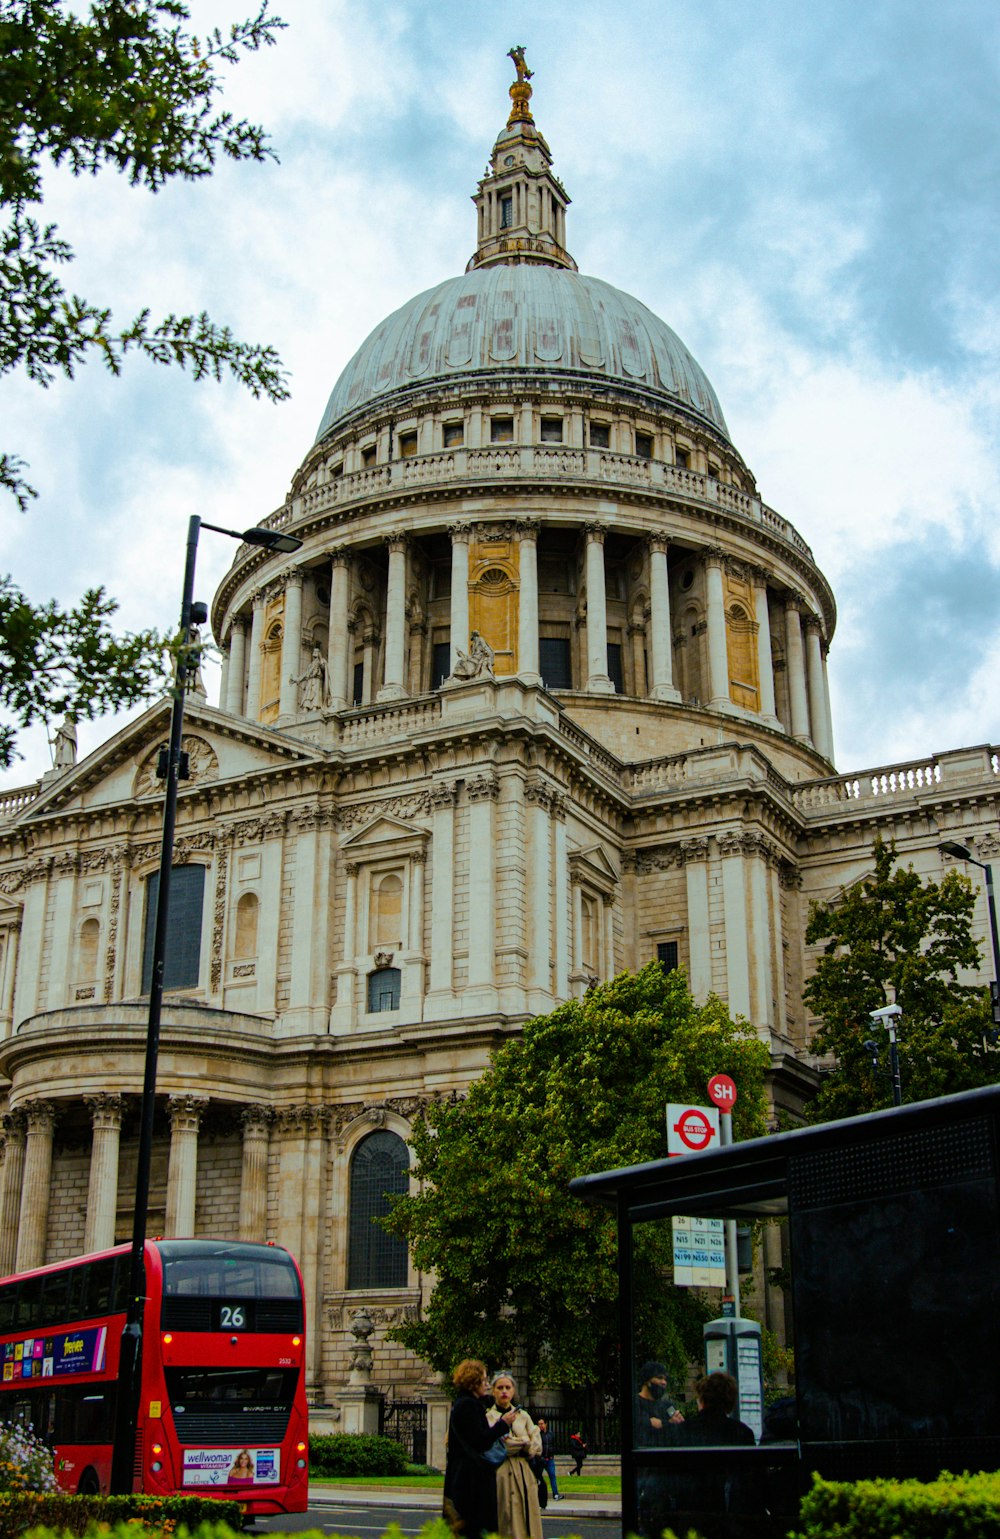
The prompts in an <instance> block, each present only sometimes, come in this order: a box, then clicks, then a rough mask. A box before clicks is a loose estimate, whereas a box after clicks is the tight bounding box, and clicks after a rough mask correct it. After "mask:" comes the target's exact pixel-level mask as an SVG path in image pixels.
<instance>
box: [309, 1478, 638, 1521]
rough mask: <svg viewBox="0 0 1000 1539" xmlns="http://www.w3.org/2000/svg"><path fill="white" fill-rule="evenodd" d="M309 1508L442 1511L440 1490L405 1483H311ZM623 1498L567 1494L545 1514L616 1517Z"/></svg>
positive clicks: (554, 1515) (558, 1516)
mask: <svg viewBox="0 0 1000 1539" xmlns="http://www.w3.org/2000/svg"><path fill="white" fill-rule="evenodd" d="M309 1505H310V1507H340V1506H345V1505H350V1506H354V1507H408V1508H411V1509H412V1508H420V1509H421V1510H426V1512H427V1515H428V1517H430V1516H431V1515H432V1514H434V1513H438V1512H440V1511H441V1492H440V1491H427V1490H420V1489H419V1488H415V1489H413V1490H408V1489H407V1488H406V1487H405V1486H385V1487H384V1488H379V1487H377V1486H335V1485H321V1486H320V1485H311V1486H310V1487H309ZM621 1510H622V1504H621V1498H620V1497H618V1496H611V1495H609V1494H603V1495H602V1494H599V1493H595V1494H594V1495H593V1496H567V1497H566V1498H565V1499H564V1500H563V1501H561V1502H554V1501H553V1500H552V1498H551V1496H550V1497H549V1505H548V1507H547V1508H546V1509H545V1512H544V1514H543V1516H544V1517H547V1518H617V1517H620V1516H621Z"/></svg>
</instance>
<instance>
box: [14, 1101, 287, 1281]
mask: <svg viewBox="0 0 1000 1539" xmlns="http://www.w3.org/2000/svg"><path fill="white" fill-rule="evenodd" d="M84 1104H85V1105H86V1107H87V1110H88V1111H89V1113H90V1119H91V1134H92V1138H91V1150H90V1171H89V1179H88V1187H87V1211H86V1218H85V1222H84V1235H83V1251H84V1252H90V1251H96V1250H106V1249H108V1248H110V1247H111V1246H113V1245H114V1244H115V1243H116V1234H115V1230H116V1220H117V1214H118V1204H119V1155H120V1146H121V1130H122V1119H123V1116H124V1113H125V1108H126V1097H125V1096H122V1095H119V1094H115V1093H106V1094H105V1093H101V1094H97V1095H93V1096H87V1097H85V1098H84ZM208 1105H209V1102H208V1100H207V1098H205V1097H202V1096H194V1095H171V1096H168V1097H167V1098H166V1107H167V1114H168V1117H169V1121H170V1151H169V1159H168V1170H167V1192H166V1222H165V1226H164V1233H165V1234H167V1235H178V1236H185V1235H193V1234H194V1233H195V1225H196V1194H197V1183H198V1137H199V1132H200V1129H201V1126H202V1121H203V1118H204V1115H205V1112H206V1110H207V1108H208ZM58 1113H59V1103H58V1102H56V1101H47V1100H45V1099H38V1100H32V1101H26V1102H24V1103H22V1104H21V1105H20V1106H18V1107H16V1108H15V1109H14V1110H13V1111H11V1112H8V1113H7V1114H6V1115H5V1116H4V1118H3V1130H4V1147H3V1166H2V1174H0V1276H3V1275H5V1274H7V1273H8V1272H14V1271H19V1272H20V1271H25V1270H27V1269H29V1268H31V1267H37V1266H42V1265H43V1264H44V1262H45V1260H46V1247H47V1240H48V1232H49V1224H50V1216H51V1199H52V1151H53V1142H54V1138H55V1131H56V1127H57V1122H58ZM271 1120H272V1113H271V1111H270V1109H269V1108H268V1107H265V1106H257V1105H248V1106H244V1107H242V1108H241V1110H240V1122H241V1127H242V1144H243V1160H242V1171H241V1179H240V1217H239V1231H240V1239H242V1240H258V1241H263V1240H265V1239H266V1238H267V1155H268V1141H269V1136H270V1124H271ZM124 1195H125V1196H126V1198H127V1197H129V1196H130V1194H129V1193H126V1194H124Z"/></svg>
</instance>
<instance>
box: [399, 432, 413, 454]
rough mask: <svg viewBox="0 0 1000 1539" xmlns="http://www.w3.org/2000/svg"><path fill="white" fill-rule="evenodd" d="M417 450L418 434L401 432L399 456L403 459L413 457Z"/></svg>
mask: <svg viewBox="0 0 1000 1539" xmlns="http://www.w3.org/2000/svg"><path fill="white" fill-rule="evenodd" d="M416 452H417V435H416V433H400V435H399V457H400V459H403V460H409V459H412V458H413V456H414V455H415V454H416Z"/></svg>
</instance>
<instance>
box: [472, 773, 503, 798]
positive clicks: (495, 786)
mask: <svg viewBox="0 0 1000 1539" xmlns="http://www.w3.org/2000/svg"><path fill="white" fill-rule="evenodd" d="M465 789H466V792H467V794H468V797H469V801H470V802H482V801H494V802H495V801H496V799H497V797H498V796H499V795H500V782H499V781H498V780H497V778H496V776H495V775H491V774H486V775H475V776H473V777H472V779H471V780H467V781H466V782H465Z"/></svg>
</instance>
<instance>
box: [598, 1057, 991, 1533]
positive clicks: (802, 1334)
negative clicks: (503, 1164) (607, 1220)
mask: <svg viewBox="0 0 1000 1539" xmlns="http://www.w3.org/2000/svg"><path fill="white" fill-rule="evenodd" d="M998 1171H1000V1086H990V1087H988V1088H986V1089H981V1090H974V1091H968V1092H966V1093H964V1094H962V1095H956V1096H946V1097H942V1098H941V1099H939V1100H934V1101H922V1102H919V1103H917V1104H915V1105H912V1106H904V1107H900V1108H896V1109H893V1110H890V1111H884V1112H878V1113H875V1114H873V1115H870V1116H866V1117H856V1118H850V1119H847V1120H844V1121H841V1122H831V1123H824V1124H822V1125H820V1126H818V1127H811V1128H803V1129H797V1130H796V1131H794V1132H788V1133H778V1134H775V1135H773V1136H772V1137H769V1138H761V1139H754V1140H752V1141H750V1142H747V1143H743V1144H733V1145H730V1146H728V1147H725V1148H719V1149H712V1150H709V1151H706V1152H705V1153H701V1154H690V1155H685V1156H683V1157H682V1158H679V1159H669V1160H657V1161H654V1162H651V1163H649V1164H646V1165H635V1166H631V1167H628V1168H626V1169H622V1170H612V1171H605V1172H601V1173H598V1174H594V1175H588V1176H581V1177H578V1178H577V1179H576V1180H574V1181H573V1182H571V1185H570V1190H571V1191H572V1192H573V1193H574V1195H576V1196H577V1197H580V1198H582V1199H583V1200H584V1201H586V1202H593V1203H599V1204H604V1205H606V1206H608V1207H610V1208H612V1209H613V1210H614V1211H615V1213H616V1214H617V1222H618V1239H619V1250H618V1257H619V1260H618V1265H619V1277H620V1300H621V1343H622V1358H621V1364H622V1366H621V1420H622V1524H623V1532H624V1533H626V1534H627V1533H642V1532H646V1533H647V1534H650V1535H652V1530H653V1528H654V1527H655V1526H657V1525H658V1524H659V1523H660V1522H661V1521H662V1518H663V1514H664V1513H666V1514H667V1515H668V1517H667V1520H668V1521H670V1522H673V1521H674V1519H673V1518H671V1517H670V1516H669V1514H670V1513H671V1511H672V1510H675V1509H676V1510H678V1511H679V1507H678V1501H677V1500H674V1501H673V1503H672V1501H671V1497H670V1491H671V1489H672V1488H674V1489H675V1490H678V1491H680V1492H681V1493H683V1492H684V1491H685V1490H686V1491H687V1492H688V1495H689V1496H690V1492H691V1490H692V1484H691V1479H692V1477H691V1472H692V1470H694V1471H695V1485H694V1487H693V1489H695V1490H697V1489H698V1485H697V1480H698V1479H700V1480H701V1487H702V1489H708V1490H709V1492H712V1491H714V1492H715V1497H714V1498H712V1499H710V1506H711V1504H712V1501H713V1500H714V1506H715V1508H716V1509H719V1510H716V1511H715V1514H714V1519H713V1518H712V1515H711V1512H706V1513H705V1514H704V1518H705V1520H704V1521H703V1522H701V1523H700V1525H699V1526H700V1528H701V1531H702V1532H703V1533H705V1534H709V1533H713V1532H714V1533H718V1534H720V1535H729V1534H731V1535H739V1534H751V1533H767V1532H770V1531H773V1532H775V1533H778V1532H781V1533H783V1532H785V1531H786V1529H787V1524H786V1523H785V1522H784V1521H783V1520H784V1518H785V1517H786V1516H787V1514H789V1513H794V1512H795V1510H796V1504H797V1498H798V1494H799V1492H801V1491H802V1490H805V1489H806V1488H807V1487H808V1484H809V1480H810V1476H811V1473H812V1472H813V1471H818V1472H819V1473H820V1474H823V1475H825V1476H827V1477H829V1478H834V1479H844V1480H851V1479H861V1478H871V1477H877V1476H886V1477H900V1478H902V1477H910V1476H912V1477H916V1478H918V1479H933V1478H934V1477H936V1476H937V1475H938V1474H939V1473H940V1472H941V1471H942V1470H955V1471H962V1470H994V1469H997V1468H1000V1194H998ZM675 1214H676V1215H688V1216H690V1217H695V1216H697V1217H703V1218H735V1219H738V1220H742V1221H744V1222H746V1221H752V1220H760V1219H782V1220H784V1221H785V1222H787V1225H788V1236H787V1239H788V1251H789V1254H790V1275H791V1292H792V1320H793V1340H792V1342H790V1343H789V1344H790V1345H793V1346H794V1350H795V1381H796V1382H795V1399H796V1417H795V1426H794V1429H789V1433H788V1435H786V1437H785V1438H784V1440H783V1441H775V1442H767V1443H762V1444H761V1445H760V1446H757V1447H747V1448H742V1447H740V1448H733V1447H719V1446H717V1447H714V1448H698V1449H693V1450H691V1449H678V1448H676V1447H672V1446H665V1447H648V1446H646V1447H642V1446H639V1441H638V1439H637V1436H636V1428H635V1415H636V1405H637V1401H636V1395H637V1392H638V1388H639V1385H638V1384H637V1383H636V1382H635V1381H636V1375H637V1366H638V1364H639V1363H641V1362H642V1361H643V1360H644V1359H646V1358H655V1356H656V1343H655V1342H651V1341H648V1340H642V1339H641V1326H639V1325H638V1311H637V1307H636V1306H637V1302H638V1301H639V1299H640V1297H641V1294H642V1292H643V1290H644V1289H649V1288H650V1287H659V1286H662V1287H665V1288H669V1287H672V1286H674V1284H673V1278H672V1275H656V1276H651V1275H649V1269H648V1267H647V1266H646V1264H645V1263H644V1261H643V1255H644V1253H649V1252H650V1251H651V1250H652V1251H653V1252H655V1251H656V1247H649V1246H645V1245H643V1244H642V1243H641V1240H642V1235H643V1226H645V1225H667V1226H669V1225H670V1223H671V1220H672V1218H673V1216H674V1215H675ZM667 1270H668V1274H669V1269H667ZM713 1477H714V1481H713ZM685 1481H687V1484H686V1485H685ZM657 1492H658V1493H659V1497H658V1499H656V1500H651V1496H650V1493H657ZM722 1492H724V1493H725V1495H724V1497H722V1496H720V1494H719V1493H722ZM734 1492H742V1498H741V1500H738V1501H733V1500H732V1497H733V1493H734ZM680 1507H682V1508H683V1510H684V1511H685V1512H687V1511H688V1510H690V1503H689V1502H685V1501H684V1499H683V1497H682V1498H681V1499H680ZM740 1509H742V1510H740ZM651 1514H652V1516H651ZM654 1520H655V1521H654ZM679 1531H683V1526H682V1527H681V1528H680V1529H679Z"/></svg>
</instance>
